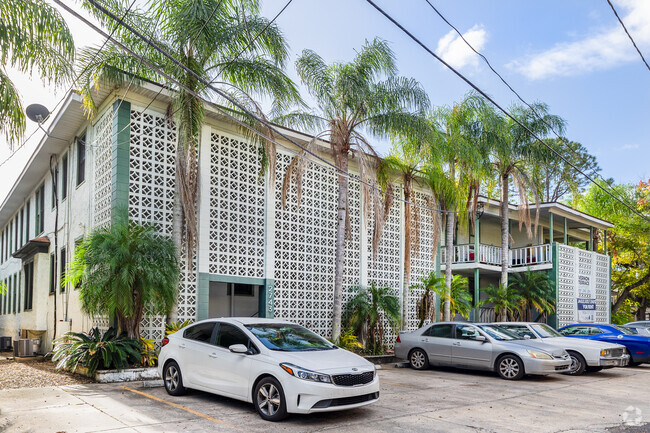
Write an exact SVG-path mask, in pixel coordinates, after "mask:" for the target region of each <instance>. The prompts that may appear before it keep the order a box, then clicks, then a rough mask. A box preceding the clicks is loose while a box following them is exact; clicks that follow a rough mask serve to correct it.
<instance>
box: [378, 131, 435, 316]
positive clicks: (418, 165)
mask: <svg viewBox="0 0 650 433" xmlns="http://www.w3.org/2000/svg"><path fill="white" fill-rule="evenodd" d="M426 160H427V157H426V154H425V153H424V152H423V149H422V148H421V142H420V140H417V139H415V138H414V137H408V138H407V137H395V138H394V141H393V147H392V149H391V152H390V154H389V155H388V156H387V157H385V158H384V159H383V160H381V162H380V163H379V168H378V170H377V179H378V182H379V184H380V185H382V186H383V187H384V188H385V189H387V190H391V191H392V190H394V188H393V186H392V182H391V180H390V178H391V175H392V174H393V173H397V174H398V175H399V177H400V180H401V182H402V185H403V187H404V201H405V204H404V275H405V286H406V287H408V286H409V284H410V277H411V254H413V255H414V256H416V257H417V254H418V253H419V250H420V208H419V207H418V206H412V205H411V203H413V202H414V201H415V199H416V196H415V192H414V190H413V188H414V187H415V186H416V185H420V184H423V181H424V180H425V175H424V173H423V172H422V168H423V166H424V164H425V162H426ZM428 202H429V204H430V205H431V206H429V207H431V208H433V206H436V204H434V203H433V201H432V199H431V198H428ZM432 217H433V219H432V222H433V228H432V232H433V238H434V239H433V240H432V243H433V246H434V247H433V249H432V250H433V255H432V257H431V260H432V261H433V260H435V255H436V253H437V248H436V246H437V245H438V236H439V233H440V227H439V220H440V219H439V218H438V215H437V213H435V212H432ZM407 314H408V291H406V290H403V291H402V326H404V324H405V323H406V320H407Z"/></svg>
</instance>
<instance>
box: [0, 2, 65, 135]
mask: <svg viewBox="0 0 650 433" xmlns="http://www.w3.org/2000/svg"><path fill="white" fill-rule="evenodd" d="M74 54H75V50H74V41H73V39H72V34H70V30H69V29H68V26H67V25H66V23H65V21H64V20H63V17H61V15H60V14H59V12H58V11H57V10H56V9H55V8H53V7H52V6H50V5H49V4H48V3H46V2H45V1H44V0H2V2H0V132H2V133H3V134H4V136H5V138H6V140H7V142H8V143H9V145H10V146H12V148H13V144H14V143H15V142H16V141H18V140H19V139H20V137H22V135H23V134H24V132H25V127H26V120H25V112H24V111H23V105H22V103H21V98H20V94H19V93H18V90H17V89H16V87H15V86H14V84H13V83H12V82H11V80H10V79H9V76H8V75H7V72H6V70H5V67H6V66H9V67H13V68H16V69H18V70H19V71H20V72H22V73H27V74H30V75H31V74H32V73H33V72H34V69H36V71H37V72H38V74H39V75H41V76H42V77H43V78H44V79H45V80H46V81H47V82H48V83H49V84H56V85H59V84H63V83H64V82H65V81H66V80H67V79H69V78H70V75H71V72H72V69H71V65H72V62H73V60H74Z"/></svg>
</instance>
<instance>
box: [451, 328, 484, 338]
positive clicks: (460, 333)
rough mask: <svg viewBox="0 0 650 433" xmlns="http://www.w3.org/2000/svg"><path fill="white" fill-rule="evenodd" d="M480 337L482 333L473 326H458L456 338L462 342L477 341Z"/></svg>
mask: <svg viewBox="0 0 650 433" xmlns="http://www.w3.org/2000/svg"><path fill="white" fill-rule="evenodd" d="M479 335H481V333H480V332H478V329H476V328H475V327H473V326H469V325H456V338H458V339H460V340H476V337H478V336H479Z"/></svg>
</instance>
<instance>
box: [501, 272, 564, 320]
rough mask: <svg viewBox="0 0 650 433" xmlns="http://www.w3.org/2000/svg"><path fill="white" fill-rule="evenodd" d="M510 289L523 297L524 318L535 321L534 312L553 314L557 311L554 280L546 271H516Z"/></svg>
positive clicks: (522, 309)
mask: <svg viewBox="0 0 650 433" xmlns="http://www.w3.org/2000/svg"><path fill="white" fill-rule="evenodd" d="M510 279H511V282H510V287H509V288H510V289H511V290H514V291H516V292H517V293H518V294H519V296H520V297H521V312H522V315H523V319H524V320H526V321H533V320H534V318H533V312H534V311H535V310H537V311H538V312H539V313H541V314H552V313H553V312H554V311H555V291H554V287H553V282H552V281H551V280H550V279H549V278H548V274H547V273H546V272H533V271H531V270H530V269H527V270H526V271H525V272H515V273H514V274H512V275H511V276H510Z"/></svg>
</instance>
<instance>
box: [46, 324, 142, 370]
mask: <svg viewBox="0 0 650 433" xmlns="http://www.w3.org/2000/svg"><path fill="white" fill-rule="evenodd" d="M140 348H141V346H140V342H139V341H138V340H134V339H132V338H128V337H127V336H125V335H124V334H121V335H118V334H117V331H116V330H115V328H109V329H108V330H107V331H106V332H105V333H103V334H102V332H101V331H100V330H99V328H93V329H91V330H90V332H89V333H87V334H86V333H83V332H67V333H66V334H64V335H63V336H62V337H59V338H57V339H56V340H54V350H53V351H52V353H53V355H52V361H54V362H56V363H57V364H56V368H57V369H61V368H65V369H67V370H70V371H73V372H74V371H76V370H77V368H78V367H79V366H83V367H86V368H87V369H88V373H90V374H91V375H92V374H94V373H95V371H97V368H99V367H100V366H101V367H103V368H105V369H109V368H116V369H118V370H122V369H124V368H126V367H128V366H129V365H133V364H137V363H139V362H140Z"/></svg>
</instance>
